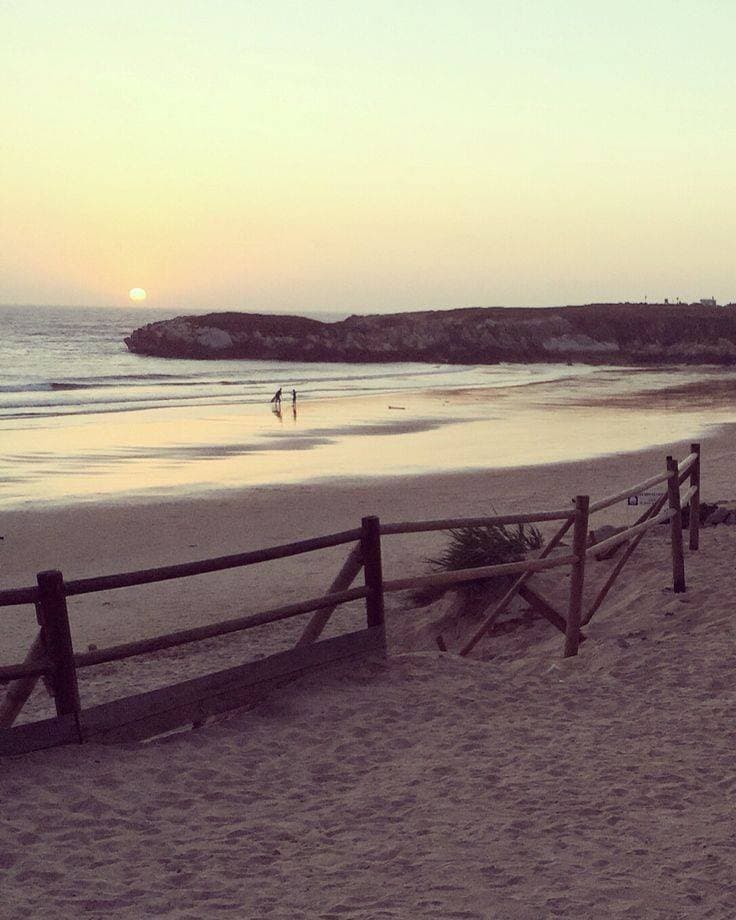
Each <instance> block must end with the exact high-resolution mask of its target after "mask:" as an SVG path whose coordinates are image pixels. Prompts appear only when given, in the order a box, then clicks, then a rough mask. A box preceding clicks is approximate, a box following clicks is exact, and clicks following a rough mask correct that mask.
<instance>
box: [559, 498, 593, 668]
mask: <svg viewBox="0 0 736 920" xmlns="http://www.w3.org/2000/svg"><path fill="white" fill-rule="evenodd" d="M589 506H590V496H589V495H576V496H575V522H574V524H573V532H572V551H573V553H574V555H575V556H577V562H575V563H573V566H572V571H571V572H570V600H569V602H568V605H567V626H566V629H565V658H570V657H571V656H572V655H577V653H578V646H579V645H580V619H581V617H582V613H583V588H584V586H585V550H586V548H587V544H588V508H589Z"/></svg>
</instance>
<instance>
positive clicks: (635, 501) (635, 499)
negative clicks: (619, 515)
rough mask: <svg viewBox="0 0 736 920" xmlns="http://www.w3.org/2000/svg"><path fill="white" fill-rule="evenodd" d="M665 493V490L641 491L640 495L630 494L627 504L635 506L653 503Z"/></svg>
mask: <svg viewBox="0 0 736 920" xmlns="http://www.w3.org/2000/svg"><path fill="white" fill-rule="evenodd" d="M665 494H666V493H665V492H640V493H639V494H638V495H630V496H629V497H628V498H627V499H626V504H627V505H633V506H637V505H653V504H654V503H655V502H656V501H658V500H659V499H660V498H662V496H663V495H665Z"/></svg>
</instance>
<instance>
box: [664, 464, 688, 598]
mask: <svg viewBox="0 0 736 920" xmlns="http://www.w3.org/2000/svg"><path fill="white" fill-rule="evenodd" d="M667 472H668V473H669V474H670V478H669V479H668V480H667V497H668V499H669V505H670V508H671V509H672V512H673V514H672V517H671V518H670V537H671V541H672V587H673V589H674V592H675V594H682V592H683V591H684V590H685V554H684V552H683V549H682V511H681V509H680V482H679V479H680V470H679V464H678V462H677V460H675V458H674V457H667Z"/></svg>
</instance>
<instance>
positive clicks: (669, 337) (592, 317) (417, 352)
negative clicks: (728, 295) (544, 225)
mask: <svg viewBox="0 0 736 920" xmlns="http://www.w3.org/2000/svg"><path fill="white" fill-rule="evenodd" d="M125 343H126V345H127V346H128V348H129V349H130V351H132V352H135V353H136V354H141V355H156V356H160V357H171V358H253V359H277V360H286V361H366V362H387V361H425V362H433V363H448V364H496V363H499V362H502V361H508V362H514V363H533V362H560V361H580V362H586V363H593V364H672V363H679V364H681V363H687V364H736V307H735V306H733V305H729V306H727V307H714V306H706V305H702V304H691V305H687V304H682V305H679V304H678V305H673V304H642V303H618V304H588V305H586V306H576V307H546V308H539V309H534V308H504V307H488V308H485V307H473V308H467V309H460V310H434V311H425V312H417V313H394V314H388V315H378V314H376V315H371V316H350V317H348V318H347V319H345V320H343V321H342V322H337V323H324V322H320V321H319V320H314V319H307V318H306V317H301V316H275V315H263V314H258V313H209V314H207V315H204V316H180V317H177V318H175V319H170V320H163V321H161V322H158V323H151V324H149V325H147V326H144V327H142V328H140V329H136V330H135V331H134V332H133V333H131V335H130V336H128V337H127V338H126V339H125Z"/></svg>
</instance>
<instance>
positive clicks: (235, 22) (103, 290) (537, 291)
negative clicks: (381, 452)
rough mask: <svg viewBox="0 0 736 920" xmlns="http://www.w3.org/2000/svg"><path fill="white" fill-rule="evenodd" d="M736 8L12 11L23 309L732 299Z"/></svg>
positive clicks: (14, 221) (2, 238)
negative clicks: (141, 298)
mask: <svg viewBox="0 0 736 920" xmlns="http://www.w3.org/2000/svg"><path fill="white" fill-rule="evenodd" d="M733 18H734V11H733V6H732V5H731V4H729V3H726V2H718V0H708V2H702V0H700V2H677V3H673V2H672V0H650V2H648V3H641V2H636V3H634V2H631V0H622V2H619V3H616V4H601V3H591V2H590V0H586V2H583V0H558V2H543V0H519V2H516V3H508V2H495V0H464V2H462V3H455V2H449V0H448V2H430V3H427V2H426V0H422V2H420V0H405V2H398V3H397V2H396V0H391V2H388V0H373V2H372V3H370V4H368V3H356V2H352V0H342V2H341V0H312V2H310V3H303V2H300V0H271V2H269V3H262V2H259V3H257V2H253V0H221V2H218V3H216V4H212V3H210V2H205V0H177V2H173V0H156V2H154V3H151V2H150V0H146V2H143V0H124V2H122V3H120V4H99V3H98V2H92V0H74V2H72V3H69V2H63V0H50V2H48V3H44V4H40V3H38V2H33V0H31V2H9V3H4V4H2V5H1V6H0V34H2V36H3V41H2V47H3V53H2V55H0V75H1V76H2V80H1V84H0V85H2V87H3V92H2V94H0V120H1V123H2V126H3V143H2V145H1V146H0V173H1V174H2V183H0V253H2V255H1V256H0V302H3V303H29V304H30V303H46V304H80V305H82V304H90V305H98V304H99V305H105V304H121V305H122V304H124V303H129V302H130V301H129V299H128V292H129V291H130V289H131V287H132V286H133V284H141V285H142V286H143V287H146V288H150V290H151V291H154V290H155V296H153V295H151V296H149V298H148V300H147V301H146V304H147V305H148V306H160V307H163V308H175V307H177V306H181V307H183V308H202V309H203V310H205V309H206V310H211V309H219V308H222V309H227V308H230V309H250V310H258V309H262V310H302V309H303V310H311V311H314V310H320V309H324V310H343V309H344V310H345V311H350V310H354V311H364V312H373V311H389V310H400V309H416V308H433V307H454V306H467V305H494V304H508V305H544V304H561V303H583V302H586V301H591V300H601V299H604V300H639V299H643V298H644V296H645V295H648V296H649V299H650V300H653V299H660V300H661V299H663V298H664V297H670V298H676V297H678V296H681V297H682V298H683V299H697V298H700V297H705V296H711V295H714V296H716V297H718V298H719V299H721V300H723V301H725V300H729V299H734V300H736V278H735V277H734V269H733V256H732V251H733V238H734V235H735V231H736V207H735V205H736V188H735V186H736V174H735V173H734V170H733V163H734V160H735V159H736V113H735V112H734V102H733V86H734V85H735V81H734V76H735V74H734V70H736V63H735V62H734V56H733V47H732V45H733V42H732V37H733Z"/></svg>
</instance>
